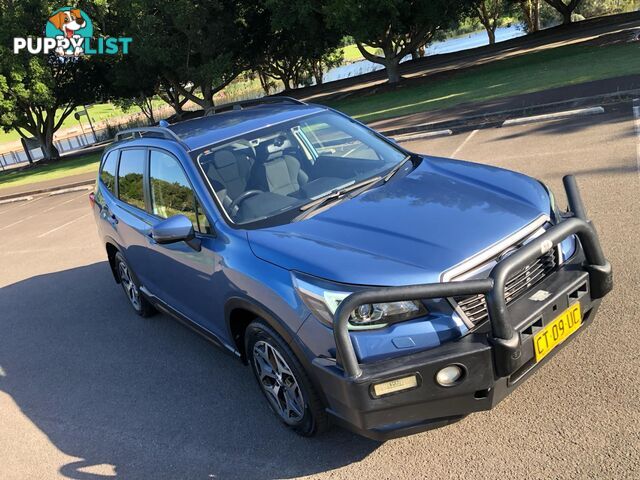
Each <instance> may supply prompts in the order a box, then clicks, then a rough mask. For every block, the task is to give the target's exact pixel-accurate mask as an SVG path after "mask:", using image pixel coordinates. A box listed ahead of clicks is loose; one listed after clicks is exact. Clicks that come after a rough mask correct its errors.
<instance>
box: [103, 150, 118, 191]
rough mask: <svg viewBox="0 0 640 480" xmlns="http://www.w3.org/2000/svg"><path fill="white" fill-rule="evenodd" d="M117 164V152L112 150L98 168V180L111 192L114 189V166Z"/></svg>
mask: <svg viewBox="0 0 640 480" xmlns="http://www.w3.org/2000/svg"><path fill="white" fill-rule="evenodd" d="M117 164H118V152H117V151H115V150H112V151H111V152H109V154H108V155H107V157H106V158H105V159H104V162H103V163H102V169H101V170H100V180H102V183H103V184H104V186H105V187H107V190H109V191H110V192H111V193H115V191H116V167H117Z"/></svg>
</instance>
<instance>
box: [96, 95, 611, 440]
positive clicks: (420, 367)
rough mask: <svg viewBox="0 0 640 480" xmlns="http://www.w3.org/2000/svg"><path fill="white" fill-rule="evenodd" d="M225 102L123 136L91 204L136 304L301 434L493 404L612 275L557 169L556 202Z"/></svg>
mask: <svg viewBox="0 0 640 480" xmlns="http://www.w3.org/2000/svg"><path fill="white" fill-rule="evenodd" d="M223 110H224V111H221V112H218V113H216V114H214V115H212V116H204V117H201V118H197V119H192V120H188V121H184V122H180V123H176V124H174V125H168V124H166V123H164V122H163V123H164V125H163V126H159V127H149V128H142V129H134V130H127V131H124V132H121V133H119V134H118V135H117V137H116V142H115V143H114V144H113V145H112V146H111V147H110V148H109V149H108V150H107V151H106V152H105V154H104V156H103V159H102V163H101V167H100V171H99V177H98V180H97V185H96V189H95V192H94V193H93V194H92V197H91V198H92V202H93V209H94V212H95V218H96V221H97V224H98V229H99V233H100V236H101V238H102V240H103V241H104V245H105V247H106V253H107V256H108V259H109V264H110V266H111V270H112V271H113V275H114V278H115V280H116V282H118V283H120V284H121V285H122V288H123V289H124V292H125V294H126V296H127V298H128V300H129V302H130V303H131V306H132V307H133V309H134V310H135V311H136V312H137V313H138V314H139V315H141V316H148V315H151V314H152V313H154V312H156V311H157V310H160V311H162V312H166V313H169V314H171V315H173V316H174V317H176V318H178V319H179V320H181V321H183V322H185V323H186V324H188V325H189V326H191V327H193V328H194V329H195V330H197V331H198V332H199V333H201V334H202V335H204V336H206V337H207V338H208V339H210V340H211V341H212V342H213V343H215V344H217V345H219V346H220V347H222V349H224V350H226V351H227V352H229V353H230V354H231V355H232V356H235V357H237V358H239V359H240V360H241V361H243V362H245V363H247V364H249V365H250V366H251V368H252V370H253V373H254V374H255V377H256V379H257V382H258V385H259V386H260V388H261V390H262V392H263V393H264V395H265V397H266V399H267V401H268V404H269V405H270V407H271V409H272V410H273V411H274V412H275V413H276V414H277V415H278V416H279V417H280V419H281V420H282V421H284V422H285V423H286V424H287V425H289V426H290V427H292V428H293V429H294V430H295V431H296V432H298V433H300V434H302V435H306V436H310V435H314V434H317V433H319V432H321V431H323V430H324V429H325V428H326V427H327V426H328V425H330V424H331V423H336V424H339V425H342V426H346V427H348V428H350V429H352V430H354V431H356V432H358V433H360V434H362V435H365V436H368V437H370V438H375V439H380V440H384V439H387V438H391V437H395V436H400V435H407V434H411V433H415V432H419V431H423V430H426V429H429V428H435V427H439V426H442V425H446V424H448V423H451V422H454V421H456V420H459V419H460V418H462V417H463V416H465V415H467V414H469V413H471V412H475V411H480V410H487V409H490V408H492V407H494V406H495V405H496V404H497V403H498V402H499V401H500V400H502V399H503V398H504V397H505V396H506V395H508V394H509V393H510V392H511V391H512V390H513V389H514V388H516V387H518V386H519V385H520V384H521V383H522V382H523V380H524V379H525V378H527V377H528V376H529V375H530V374H531V373H532V372H535V371H536V370H537V367H538V366H539V365H540V364H543V363H545V362H546V361H548V360H549V358H551V357H552V355H553V354H555V353H556V352H557V351H558V349H559V348H558V347H560V345H561V344H566V343H565V340H568V339H571V338H573V337H574V336H575V335H574V333H577V332H580V331H582V330H584V328H585V327H587V326H588V325H589V324H590V323H591V322H592V321H593V318H594V316H595V313H596V310H597V309H598V306H599V304H600V301H601V299H602V297H604V296H605V295H606V294H607V293H608V292H609V291H610V290H611V288H612V276H611V267H610V264H609V263H608V262H607V260H606V258H605V256H604V254H603V252H602V249H601V247H600V244H599V241H598V238H597V235H596V232H595V230H594V228H593V226H592V224H591V223H590V222H589V220H587V218H586V215H585V210H584V206H583V204H582V201H581V199H580V195H579V192H578V189H577V186H576V183H575V180H574V178H573V177H572V176H567V177H565V179H564V183H565V189H566V193H567V198H568V202H569V209H567V210H566V211H561V210H560V209H559V208H558V206H557V205H556V202H555V200H554V197H553V195H552V193H551V191H550V190H549V189H548V188H546V187H545V185H544V184H542V183H540V182H539V181H537V180H535V179H532V178H529V177H526V176H524V175H521V174H518V173H515V172H511V171H507V170H503V169H499V168H494V167H489V166H486V165H479V164H474V163H468V162H462V161H455V160H448V159H444V158H435V157H430V156H424V155H419V154H415V153H412V152H409V151H407V150H405V149H403V148H402V147H400V146H398V145H397V144H396V143H394V142H393V141H391V140H389V139H387V138H385V137H383V136H381V135H380V134H378V133H377V132H375V131H373V130H371V129H369V128H367V127H366V126H364V125H362V124H360V123H358V122H357V121H355V120H353V119H351V118H349V117H347V116H345V115H343V114H341V113H339V112H337V111H334V110H332V109H330V108H326V107H323V106H317V105H309V104H305V103H302V102H299V101H296V100H293V99H287V98H271V99H265V100H262V101H257V102H245V103H244V104H237V105H233V107H232V108H228V109H223ZM230 400H231V399H230Z"/></svg>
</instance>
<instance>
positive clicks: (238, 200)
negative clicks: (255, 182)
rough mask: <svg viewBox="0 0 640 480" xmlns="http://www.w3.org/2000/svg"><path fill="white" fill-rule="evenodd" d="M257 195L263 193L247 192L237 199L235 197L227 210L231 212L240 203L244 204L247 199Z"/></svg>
mask: <svg viewBox="0 0 640 480" xmlns="http://www.w3.org/2000/svg"><path fill="white" fill-rule="evenodd" d="M259 193H264V192H263V191H262V190H247V191H246V192H244V193H242V194H241V195H240V196H239V197H236V199H235V200H234V201H233V202H231V205H229V210H230V211H232V212H233V211H234V210H235V208H236V207H237V206H238V205H240V204H241V203H242V202H244V201H245V200H246V199H247V198H249V197H253V196H255V195H258V194H259Z"/></svg>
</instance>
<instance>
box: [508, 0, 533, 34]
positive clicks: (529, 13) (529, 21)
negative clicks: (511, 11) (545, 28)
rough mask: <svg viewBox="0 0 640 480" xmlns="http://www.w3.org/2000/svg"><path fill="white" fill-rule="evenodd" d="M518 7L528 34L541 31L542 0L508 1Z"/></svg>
mask: <svg viewBox="0 0 640 480" xmlns="http://www.w3.org/2000/svg"><path fill="white" fill-rule="evenodd" d="M508 1H509V3H510V4H512V5H517V6H518V8H519V10H520V14H521V15H520V17H521V19H522V21H523V22H524V26H525V30H526V31H527V33H532V32H537V31H538V30H540V0H508Z"/></svg>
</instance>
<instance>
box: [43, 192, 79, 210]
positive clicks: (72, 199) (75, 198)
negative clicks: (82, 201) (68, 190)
mask: <svg viewBox="0 0 640 480" xmlns="http://www.w3.org/2000/svg"><path fill="white" fill-rule="evenodd" d="M83 197H86V198H87V199H88V198H89V197H88V196H87V195H86V194H85V193H83V194H82V195H76V196H75V197H73V198H71V199H69V200H66V201H64V202H61V203H57V204H56V205H54V206H53V207H49V208H46V209H44V210H43V211H42V212H41V213H46V212H50V211H51V210H54V209H56V208H58V207H60V206H61V205H66V204H67V203H71V202H73V201H74V200H77V199H79V198H83Z"/></svg>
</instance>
